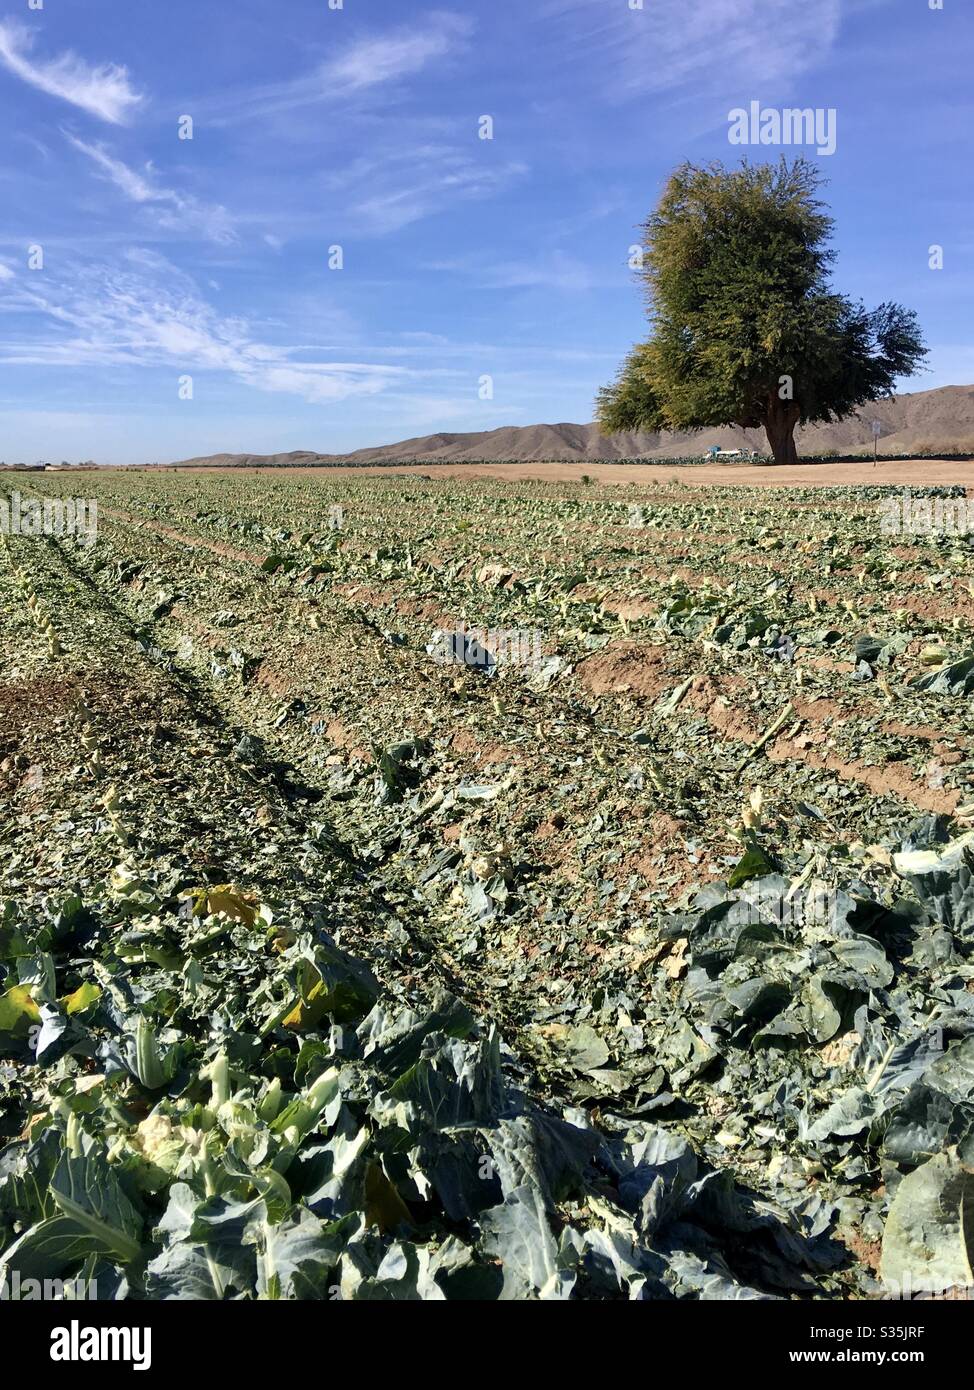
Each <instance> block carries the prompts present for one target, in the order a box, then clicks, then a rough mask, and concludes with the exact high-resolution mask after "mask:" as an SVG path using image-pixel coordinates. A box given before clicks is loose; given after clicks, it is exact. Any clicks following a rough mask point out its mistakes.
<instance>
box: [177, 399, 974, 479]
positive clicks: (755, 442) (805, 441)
mask: <svg viewBox="0 0 974 1390" xmlns="http://www.w3.org/2000/svg"><path fill="white" fill-rule="evenodd" d="M873 420H879V421H880V424H881V433H880V438H879V450H880V453H887V454H899V453H911V452H922V453H926V454H929V455H931V456H936V455H937V454H939V453H945V454H949V453H974V386H941V387H938V388H937V390H935V391H914V392H912V393H911V394H909V395H903V396H897V397H896V398H895V399H894V400H891V401H877V402H875V403H874V404H872V405H869V406H866V407H865V408H864V409H863V410H862V411H860V412H859V414H858V415H855V416H850V418H849V419H848V420H841V421H839V422H837V423H836V424H831V425H811V426H809V427H808V428H807V429H804V430H800V431H799V432H798V451H799V454H803V453H804V454H822V453H826V452H831V451H833V450H834V451H837V452H838V453H841V454H856V453H860V452H867V451H868V452H870V453H871V452H872V439H873V437H872V428H871V422H872V421H873ZM712 444H718V445H720V447H721V448H722V449H737V448H746V449H756V450H758V451H759V452H760V453H766V452H767V449H768V442H767V439H766V438H765V435H764V431H763V430H741V429H737V428H736V426H726V427H724V428H720V429H705V430H698V431H693V432H690V431H677V432H674V433H666V432H663V433H658V432H657V433H645V434H617V435H604V434H602V433H600V431H599V428H598V426H597V425H569V424H562V425H505V426H503V427H502V428H501V429H496V430H483V431H480V432H478V433H474V434H443V433H440V434H426V435H422V436H420V437H418V438H416V439H405V440H403V441H401V442H400V443H398V444H384V445H381V446H379V447H378V448H372V449H356V450H355V452H354V453H351V454H320V453H313V452H311V451H308V452H305V451H302V450H299V451H296V452H294V453H290V454H211V455H209V456H208V457H206V458H193V459H182V460H181V461H180V462H179V464H177V465H176V466H177V467H183V468H190V467H205V466H208V467H225V468H246V467H248V466H250V467H259V466H262V465H263V466H278V467H282V466H284V467H286V466H290V467H298V468H300V467H314V466H315V465H327V464H350V465H356V464H358V465H361V464H389V463H401V462H411V461H416V462H418V461H420V460H421V461H423V462H424V463H457V462H460V463H462V462H464V461H467V462H472V461H474V460H480V459H485V460H503V459H518V460H522V461H524V462H525V463H539V462H543V461H547V460H551V461H552V462H567V463H575V462H577V463H583V462H585V461H593V460H595V459H621V458H642V459H655V458H673V457H679V456H681V455H687V454H703V453H704V451H705V450H706V449H707V448H709V447H710V445H712ZM170 466H172V465H170Z"/></svg>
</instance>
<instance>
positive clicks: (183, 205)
mask: <svg viewBox="0 0 974 1390" xmlns="http://www.w3.org/2000/svg"><path fill="white" fill-rule="evenodd" d="M64 134H65V137H66V139H67V140H69V141H70V143H71V144H72V145H73V146H74V148H75V149H76V150H80V151H81V153H82V154H84V155H86V156H87V158H88V159H90V160H91V161H92V163H93V164H94V165H95V166H96V167H97V168H98V169H100V170H101V172H102V174H103V175H104V176H105V177H106V178H107V179H109V180H110V181H111V182H112V183H113V184H115V186H116V188H118V189H120V190H121V192H122V193H124V194H125V196H126V198H128V199H130V201H131V202H133V203H142V204H151V205H152V206H153V208H154V210H155V214H156V218H157V221H158V223H159V225H160V226H163V227H167V228H174V229H178V228H185V229H189V230H194V231H200V232H202V233H203V234H204V236H206V237H208V238H209V240H211V241H216V242H219V243H221V244H222V245H227V244H229V243H230V242H233V241H235V240H236V235H235V233H234V229H233V220H232V218H231V216H230V214H229V213H228V212H227V210H226V208H224V207H220V206H219V205H218V204H214V203H204V202H201V201H200V200H199V199H198V198H194V197H193V196H192V195H190V194H186V193H177V192H176V190H175V189H172V188H162V187H159V185H158V184H156V183H155V182H153V179H154V177H155V170H154V169H153V167H152V165H151V164H147V165H146V166H145V172H144V173H140V172H139V171H138V170H137V169H133V168H131V167H130V166H129V165H128V164H125V163H124V162H123V161H122V160H121V159H116V158H115V156H114V155H111V154H109V152H108V151H107V150H106V149H105V147H104V145H101V144H97V145H93V144H89V143H88V142H87V141H85V140H79V139H78V137H77V136H75V135H71V134H69V133H68V132H67V131H65V132H64Z"/></svg>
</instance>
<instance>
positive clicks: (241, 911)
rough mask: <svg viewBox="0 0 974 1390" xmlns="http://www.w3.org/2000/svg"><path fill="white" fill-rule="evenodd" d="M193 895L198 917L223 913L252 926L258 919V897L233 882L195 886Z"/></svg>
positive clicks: (194, 912) (195, 911) (246, 925)
mask: <svg viewBox="0 0 974 1390" xmlns="http://www.w3.org/2000/svg"><path fill="white" fill-rule="evenodd" d="M191 896H192V898H193V914H194V916H196V917H212V916H216V915H217V914H221V915H222V916H224V917H229V918H230V919H231V920H232V921H234V922H243V924H244V926H245V927H252V926H253V925H254V922H255V921H256V920H257V900H256V898H254V897H253V895H252V894H249V893H244V892H242V891H241V890H240V889H239V888H234V886H233V884H232V883H224V884H221V885H220V886H219V887H217V888H194V889H193V890H192V893H191Z"/></svg>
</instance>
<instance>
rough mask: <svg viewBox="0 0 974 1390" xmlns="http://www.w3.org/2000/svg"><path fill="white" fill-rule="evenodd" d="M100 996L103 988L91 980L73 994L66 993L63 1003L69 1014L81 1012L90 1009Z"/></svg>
mask: <svg viewBox="0 0 974 1390" xmlns="http://www.w3.org/2000/svg"><path fill="white" fill-rule="evenodd" d="M100 998H101V990H100V989H99V987H98V986H97V985H94V984H92V983H91V981H90V980H89V981H86V982H85V984H83V985H82V986H81V987H80V989H76V990H75V992H74V993H73V994H66V995H65V996H64V998H63V999H62V1000H61V1003H62V1004H63V1005H64V1007H65V1008H66V1009H67V1011H68V1013H69V1014H81V1013H84V1011H85V1009H90V1008H91V1006H92V1004H97V1003H98V1000H99V999H100Z"/></svg>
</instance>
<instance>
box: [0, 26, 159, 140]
mask: <svg viewBox="0 0 974 1390" xmlns="http://www.w3.org/2000/svg"><path fill="white" fill-rule="evenodd" d="M33 45H34V35H33V34H32V33H31V31H30V30H29V29H26V28H24V26H23V25H21V24H17V23H15V22H13V21H12V20H0V64H2V65H3V66H4V67H5V68H6V69H7V71H8V72H12V73H13V74H14V75H15V76H16V77H19V78H21V79H22V81H24V82H28V83H30V85H31V86H32V87H37V88H38V89H39V90H40V91H42V92H46V93H47V94H48V96H53V97H59V98H60V99H61V100H62V101H68V102H70V103H71V104H72V106H79V107H80V108H81V109H82V110H83V111H87V112H89V114H90V115H92V116H98V117H99V118H100V119H101V120H103V121H110V122H112V124H114V125H121V124H123V123H124V122H125V121H126V120H127V119H128V117H129V115H130V114H131V113H132V111H133V110H134V109H135V107H136V106H138V105H139V103H140V102H141V101H142V96H141V94H140V93H138V92H136V91H135V90H134V89H133V87H132V84H131V82H130V81H129V75H128V69H127V68H125V67H121V66H119V65H118V64H117V63H103V64H102V65H101V66H100V67H92V66H91V64H90V63H87V62H85V60H84V59H83V58H79V57H78V55H77V54H75V53H71V52H66V53H61V54H59V55H58V57H56V58H49V59H41V60H32V58H31V56H30V54H31V50H32V48H33Z"/></svg>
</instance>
